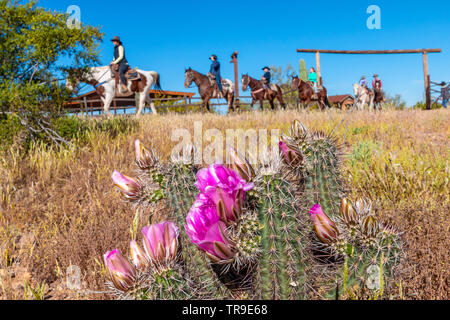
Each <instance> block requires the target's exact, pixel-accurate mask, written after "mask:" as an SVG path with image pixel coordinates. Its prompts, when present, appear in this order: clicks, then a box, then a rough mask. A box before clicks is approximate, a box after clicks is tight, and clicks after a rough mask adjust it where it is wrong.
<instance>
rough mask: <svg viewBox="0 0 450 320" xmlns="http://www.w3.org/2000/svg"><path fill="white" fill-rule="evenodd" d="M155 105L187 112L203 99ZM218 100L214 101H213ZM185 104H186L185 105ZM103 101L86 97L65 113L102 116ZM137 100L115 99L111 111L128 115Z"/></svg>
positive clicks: (211, 104)
mask: <svg viewBox="0 0 450 320" xmlns="http://www.w3.org/2000/svg"><path fill="white" fill-rule="evenodd" d="M251 98H252V97H247V96H244V97H239V99H251ZM152 100H153V103H155V107H156V108H157V109H168V108H184V109H185V111H187V110H188V109H189V108H190V107H199V106H201V102H202V101H201V98H200V97H182V98H161V99H155V98H153V99H152ZM193 100H197V101H198V102H196V103H195V102H192V101H193ZM213 100H216V99H212V100H211V101H213ZM174 101H181V103H178V104H164V102H166V103H167V102H174ZM188 101H189V103H188ZM118 102H122V103H130V105H127V106H123V105H121V106H118V105H117V103H118ZM183 102H184V103H183ZM101 104H102V101H101V99H89V100H88V99H87V98H86V97H84V98H83V100H73V101H71V103H70V104H68V106H67V107H66V108H64V111H65V113H66V114H73V115H79V114H81V115H83V116H84V115H89V114H90V115H91V116H94V115H95V114H101V113H103V111H104V109H103V107H101V106H95V105H101ZM70 105H79V106H80V107H77V108H71V107H70ZM227 105H228V104H227V103H220V102H219V103H210V106H213V107H214V106H227ZM239 105H241V106H244V105H250V103H249V102H243V101H242V100H239ZM136 108H137V106H136V99H135V98H115V99H114V100H113V103H112V105H111V107H110V111H111V112H114V114H117V113H118V112H120V111H122V113H121V114H127V111H128V110H134V109H136ZM149 108H150V107H149V106H146V107H145V108H144V110H143V112H144V113H145V110H146V109H149Z"/></svg>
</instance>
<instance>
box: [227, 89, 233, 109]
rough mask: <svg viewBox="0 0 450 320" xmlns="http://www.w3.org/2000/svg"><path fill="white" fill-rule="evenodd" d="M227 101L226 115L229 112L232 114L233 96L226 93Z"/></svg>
mask: <svg viewBox="0 0 450 320" xmlns="http://www.w3.org/2000/svg"><path fill="white" fill-rule="evenodd" d="M227 100H228V113H230V110H231V112H234V94H233V93H228V97H227Z"/></svg>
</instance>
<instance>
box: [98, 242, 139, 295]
mask: <svg viewBox="0 0 450 320" xmlns="http://www.w3.org/2000/svg"><path fill="white" fill-rule="evenodd" d="M103 258H104V260H105V265H106V269H107V271H108V273H109V276H110V279H111V281H112V282H113V284H114V286H115V287H116V288H117V289H119V290H121V291H127V290H128V289H130V288H131V287H132V286H133V285H134V280H135V277H136V269H135V268H134V267H133V265H132V264H131V263H129V262H128V260H126V259H125V258H124V257H123V256H122V254H121V253H120V251H119V250H117V249H116V250H113V251H109V252H107V253H106V254H105V255H104V256H103Z"/></svg>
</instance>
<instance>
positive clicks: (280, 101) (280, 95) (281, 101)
mask: <svg viewBox="0 0 450 320" xmlns="http://www.w3.org/2000/svg"><path fill="white" fill-rule="evenodd" d="M277 100H278V102H279V103H280V105H281V108H283V109H284V110H286V103H285V102H284V99H283V94H282V93H281V92H278V95H277Z"/></svg>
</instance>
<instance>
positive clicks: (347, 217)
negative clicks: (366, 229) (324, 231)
mask: <svg viewBox="0 0 450 320" xmlns="http://www.w3.org/2000/svg"><path fill="white" fill-rule="evenodd" d="M339 213H340V215H341V218H342V219H343V220H344V221H345V223H346V224H347V225H355V224H356V218H357V217H356V209H355V208H354V207H353V205H352V204H351V202H350V201H349V200H348V199H347V198H343V199H342V202H341V209H340V211H339Z"/></svg>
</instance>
